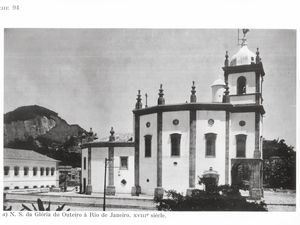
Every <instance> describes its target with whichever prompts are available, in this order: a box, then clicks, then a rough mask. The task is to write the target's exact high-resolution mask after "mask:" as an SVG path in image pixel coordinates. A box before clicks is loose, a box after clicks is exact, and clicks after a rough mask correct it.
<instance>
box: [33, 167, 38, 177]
mask: <svg viewBox="0 0 300 225" xmlns="http://www.w3.org/2000/svg"><path fill="white" fill-rule="evenodd" d="M37 171H38V168H37V167H33V169H32V172H33V176H36V175H37Z"/></svg>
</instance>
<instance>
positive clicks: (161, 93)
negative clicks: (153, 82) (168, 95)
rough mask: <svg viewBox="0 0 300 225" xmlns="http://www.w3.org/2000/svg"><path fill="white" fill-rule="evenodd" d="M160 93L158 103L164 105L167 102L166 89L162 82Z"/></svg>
mask: <svg viewBox="0 0 300 225" xmlns="http://www.w3.org/2000/svg"><path fill="white" fill-rule="evenodd" d="M158 95H159V98H158V100H157V104H158V105H164V104H165V99H164V89H162V84H161V85H160V88H159V93H158Z"/></svg>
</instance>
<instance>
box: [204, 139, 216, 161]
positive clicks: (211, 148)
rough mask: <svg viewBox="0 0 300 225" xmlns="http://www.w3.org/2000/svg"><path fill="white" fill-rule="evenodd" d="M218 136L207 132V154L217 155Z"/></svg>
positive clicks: (210, 155) (208, 155)
mask: <svg viewBox="0 0 300 225" xmlns="http://www.w3.org/2000/svg"><path fill="white" fill-rule="evenodd" d="M216 138H217V134H214V133H207V134H205V140H206V142H205V156H207V157H216Z"/></svg>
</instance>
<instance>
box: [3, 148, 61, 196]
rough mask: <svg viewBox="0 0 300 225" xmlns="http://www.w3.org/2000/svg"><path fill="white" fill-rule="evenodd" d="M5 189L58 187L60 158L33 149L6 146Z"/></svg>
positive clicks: (4, 155)
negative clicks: (56, 158) (53, 157)
mask: <svg viewBox="0 0 300 225" xmlns="http://www.w3.org/2000/svg"><path fill="white" fill-rule="evenodd" d="M3 157H4V162H3V163H4V169H3V172H4V176H3V178H4V179H3V188H4V190H16V189H29V188H46V187H49V188H50V187H58V181H59V179H58V172H57V166H58V162H59V161H58V160H55V159H52V158H50V157H47V156H45V155H42V154H39V153H37V152H34V151H32V150H24V149H13V148H4V154H3Z"/></svg>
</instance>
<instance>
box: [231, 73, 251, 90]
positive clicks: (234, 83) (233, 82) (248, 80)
mask: <svg viewBox="0 0 300 225" xmlns="http://www.w3.org/2000/svg"><path fill="white" fill-rule="evenodd" d="M240 76H244V77H245V78H246V94H250V93H255V92H256V89H255V72H245V73H233V74H229V75H228V87H229V94H230V95H236V94H237V92H236V88H237V79H238V78H239V77H240Z"/></svg>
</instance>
